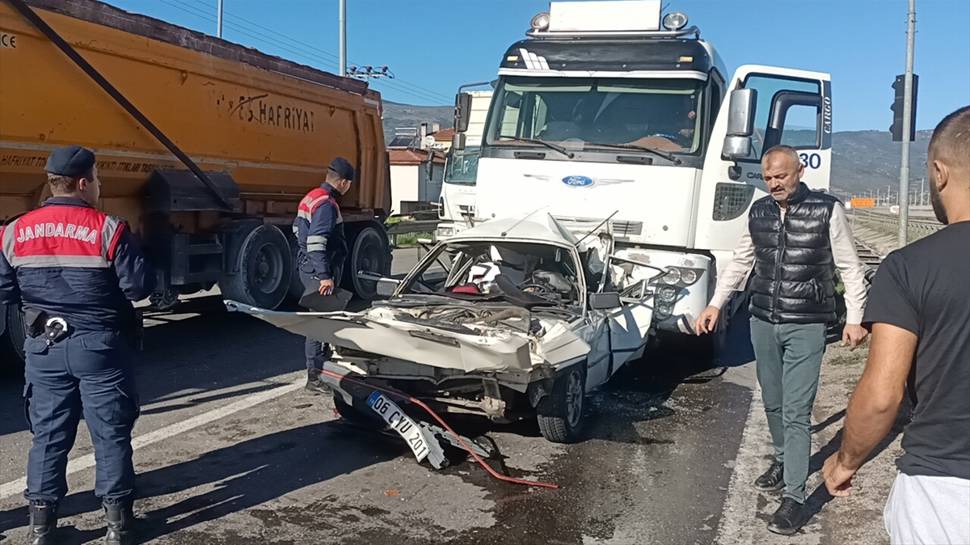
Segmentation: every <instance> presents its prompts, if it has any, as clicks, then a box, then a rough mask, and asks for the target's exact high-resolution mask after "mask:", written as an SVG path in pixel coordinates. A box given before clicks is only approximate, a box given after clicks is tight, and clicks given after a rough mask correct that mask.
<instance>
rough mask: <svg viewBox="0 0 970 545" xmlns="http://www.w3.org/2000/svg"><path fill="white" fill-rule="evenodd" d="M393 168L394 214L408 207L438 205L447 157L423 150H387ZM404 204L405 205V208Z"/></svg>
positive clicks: (392, 192) (440, 153)
mask: <svg viewBox="0 0 970 545" xmlns="http://www.w3.org/2000/svg"><path fill="white" fill-rule="evenodd" d="M387 153H388V156H389V160H390V161H389V162H390V165H391V206H392V210H393V213H394V214H399V213H401V212H402V211H404V210H410V209H411V208H405V206H407V204H406V203H415V202H420V203H437V202H438V197H439V196H441V183H442V179H443V178H444V170H445V156H444V153H442V152H439V151H436V150H433V149H430V150H424V149H420V148H405V149H389V150H387ZM402 203H404V204H402Z"/></svg>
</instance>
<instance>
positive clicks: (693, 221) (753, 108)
mask: <svg viewBox="0 0 970 545" xmlns="http://www.w3.org/2000/svg"><path fill="white" fill-rule="evenodd" d="M531 27H532V28H531V30H530V31H529V32H528V34H527V38H526V39H524V40H521V41H519V42H516V43H514V44H512V45H511V46H510V47H508V49H507V50H506V51H505V53H504V54H503V56H502V58H501V61H500V67H499V72H498V74H499V79H498V82H497V85H496V88H495V92H494V94H493V97H492V100H491V106H490V109H489V112H488V117H487V120H486V123H485V128H484V135H483V138H482V145H481V149H480V158H479V161H478V172H477V177H476V189H475V197H476V199H475V220H476V221H488V220H489V219H492V218H496V217H509V216H528V215H531V214H536V213H540V212H541V213H549V214H551V215H553V216H554V217H555V218H556V219H557V220H558V221H560V222H561V223H562V224H564V225H567V226H569V227H570V229H572V230H574V231H575V232H577V233H585V232H588V231H589V230H590V229H592V228H595V227H596V226H597V225H599V224H603V225H604V226H605V227H606V228H607V229H608V230H609V231H610V233H611V235H612V236H613V238H614V239H615V241H616V247H615V251H614V255H613V256H612V264H613V266H616V267H623V266H629V265H631V264H637V265H648V266H649V267H652V268H653V270H654V271H663V274H660V275H657V274H655V273H650V274H649V275H648V276H649V279H647V277H644V278H641V277H640V276H641V274H640V273H638V272H636V271H645V270H647V269H646V268H644V267H633V272H631V274H630V275H628V277H627V278H626V279H625V280H624V282H625V283H626V285H625V286H624V285H621V286H617V287H618V288H620V289H622V288H624V287H628V286H629V285H633V284H636V283H638V282H646V283H648V284H649V285H648V289H649V290H651V291H652V292H653V296H654V300H653V301H652V304H653V306H654V308H655V312H654V315H653V328H654V331H656V330H666V331H671V332H679V333H684V334H687V333H690V332H691V330H690V324H691V323H692V322H693V320H694V319H695V318H696V317H697V316H698V315H699V313H700V312H701V311H702V310H703V309H704V307H705V306H706V305H707V302H708V301H709V299H710V296H711V294H712V291H713V288H714V285H715V281H716V275H717V270H718V269H719V268H720V267H723V266H724V264H726V262H727V261H728V260H729V258H730V256H731V252H732V250H733V248H734V246H735V245H736V243H737V241H738V238H739V237H740V235H741V233H742V232H743V229H744V225H745V221H746V212H747V210H748V209H749V207H750V206H751V203H752V202H753V201H754V200H755V199H757V198H759V197H761V196H764V195H766V193H765V191H764V183H763V181H762V180H761V171H760V159H761V155H762V153H763V152H764V151H765V150H767V149H768V148H770V147H771V146H774V145H777V144H788V145H792V146H794V147H795V148H796V149H798V150H799V154H800V157H801V159H802V162H803V163H804V164H805V167H806V174H805V177H804V181H805V182H806V183H807V184H808V185H809V186H810V187H812V188H813V189H820V190H827V188H828V186H829V171H830V168H831V132H832V130H831V128H832V124H831V87H830V78H829V75H828V74H824V73H820V72H811V71H805V70H795V69H787V68H778V67H769V66H759V65H744V66H741V67H740V68H738V69H737V70H736V71H735V72H734V74H733V75H728V74H727V72H726V70H725V68H724V64H723V62H722V60H721V58H720V56H719V55H718V53H717V51H716V50H715V48H714V46H713V45H712V44H711V43H709V42H707V41H705V40H703V39H701V37H700V30H699V29H698V28H696V27H693V26H690V27H688V26H687V17H686V16H685V15H683V14H681V13H668V14H667V15H666V16H664V17H661V4H660V1H659V0H636V1H627V2H582V3H577V2H552V3H551V6H550V11H549V12H548V13H540V14H538V15H537V16H535V17H534V18H533V19H532V23H531Z"/></svg>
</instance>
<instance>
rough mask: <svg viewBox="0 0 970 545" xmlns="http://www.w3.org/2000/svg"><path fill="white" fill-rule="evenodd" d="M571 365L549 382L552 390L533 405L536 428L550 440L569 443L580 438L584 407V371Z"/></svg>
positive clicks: (583, 420) (581, 367)
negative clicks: (537, 426) (534, 407)
mask: <svg viewBox="0 0 970 545" xmlns="http://www.w3.org/2000/svg"><path fill="white" fill-rule="evenodd" d="M584 371H585V369H584V368H583V366H581V365H573V366H572V367H570V368H569V369H568V370H567V371H566V372H565V373H563V374H562V375H560V376H559V377H558V378H557V379H556V381H555V382H554V383H553V387H552V392H550V393H549V394H548V395H546V397H544V398H543V399H542V400H541V401H540V402H539V405H538V406H537V407H536V413H537V419H538V421H539V431H540V432H541V433H542V436H543V437H545V438H546V439H547V440H548V441H551V442H553V443H573V442H575V441H577V440H578V439H579V438H580V434H581V432H582V427H583V423H584V422H585V418H584V417H585V415H584V412H585V409H586V373H585V372H584Z"/></svg>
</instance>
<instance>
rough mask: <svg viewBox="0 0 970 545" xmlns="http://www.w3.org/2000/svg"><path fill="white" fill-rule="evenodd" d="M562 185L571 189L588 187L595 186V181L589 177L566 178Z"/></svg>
mask: <svg viewBox="0 0 970 545" xmlns="http://www.w3.org/2000/svg"><path fill="white" fill-rule="evenodd" d="M562 183H564V184H566V185H568V186H570V187H586V186H590V185H593V179H592V178H590V177H589V176H566V177H565V178H563V179H562Z"/></svg>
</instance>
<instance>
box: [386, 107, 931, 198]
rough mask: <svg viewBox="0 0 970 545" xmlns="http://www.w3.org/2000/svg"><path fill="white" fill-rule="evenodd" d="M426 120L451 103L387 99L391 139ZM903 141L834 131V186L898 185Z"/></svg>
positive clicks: (913, 159) (917, 172) (915, 171)
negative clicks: (396, 131) (399, 130)
mask: <svg viewBox="0 0 970 545" xmlns="http://www.w3.org/2000/svg"><path fill="white" fill-rule="evenodd" d="M423 122H430V123H438V124H440V125H441V128H442V129H444V128H448V127H451V126H452V124H453V122H454V109H453V108H452V107H451V106H412V105H410V104H398V103H396V102H390V101H384V138H385V141H387V142H390V141H391V138H392V137H393V136H394V129H396V128H408V127H410V128H414V127H418V126H419V125H420V124H421V123H423ZM931 135H932V131H917V133H916V141H915V142H912V143H911V144H910V147H909V150H910V156H909V172H910V184H911V186H912V187H914V188H918V187H919V182H920V178H922V177H924V176H925V175H926V147H927V145H928V144H929V141H930V136H931ZM899 147H900V143H899V142H893V141H892V138H891V137H890V135H889V132H888V131H844V132H837V133H834V134H833V135H832V186H833V187H834V188H836V189H840V190H842V191H844V192H848V193H864V192H866V191H867V190H869V189H872V190H877V189H882V190H885V189H886V186H892V188H893V190H894V191H895V190H896V188H898V187H899V153H900V150H899Z"/></svg>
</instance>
